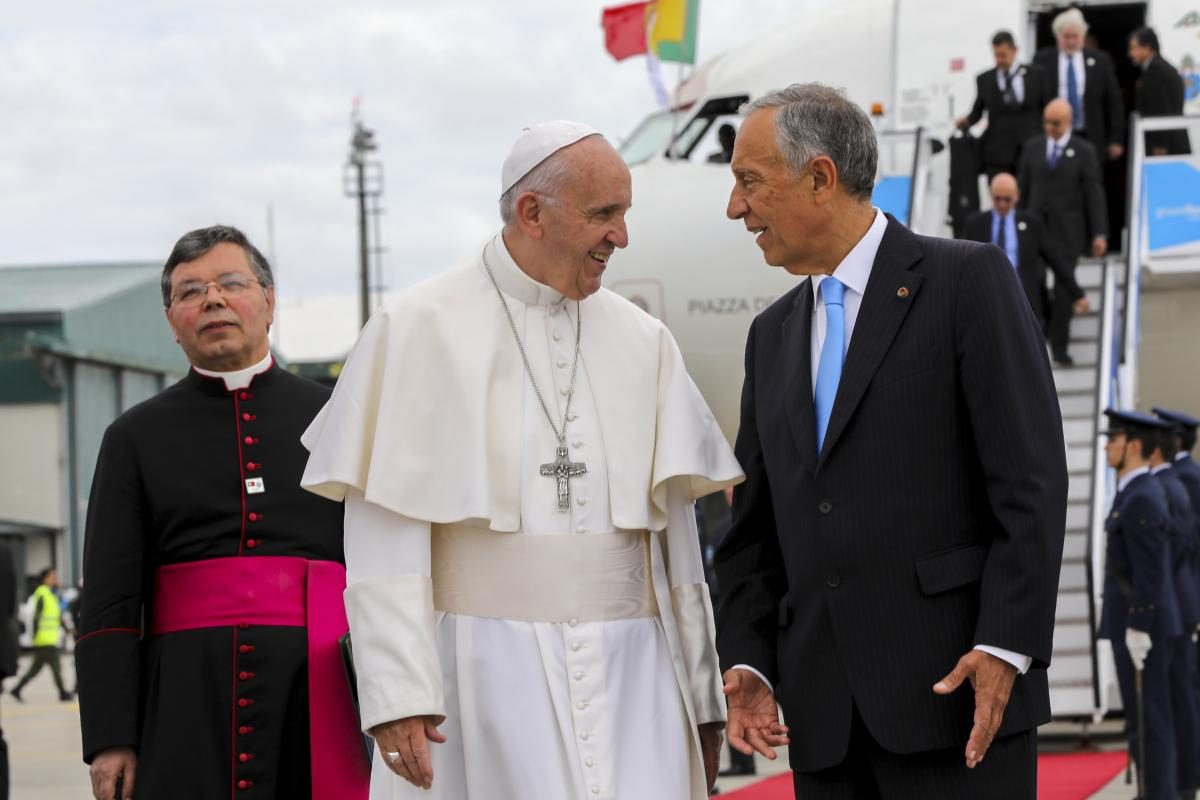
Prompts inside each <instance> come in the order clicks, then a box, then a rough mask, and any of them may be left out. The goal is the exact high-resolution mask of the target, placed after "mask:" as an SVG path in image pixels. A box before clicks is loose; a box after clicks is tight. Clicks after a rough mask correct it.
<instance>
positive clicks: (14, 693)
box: [9, 689, 25, 703]
mask: <svg viewBox="0 0 1200 800" xmlns="http://www.w3.org/2000/svg"><path fill="white" fill-rule="evenodd" d="M9 694H11V695H12V696H13V697H15V698H16V699H17V702H18V703H24V702H25V698H24V697H21V690H20V689H13V690H12V691H10V692H9Z"/></svg>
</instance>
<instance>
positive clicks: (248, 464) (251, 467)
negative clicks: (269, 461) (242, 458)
mask: <svg viewBox="0 0 1200 800" xmlns="http://www.w3.org/2000/svg"><path fill="white" fill-rule="evenodd" d="M261 466H262V464H258V463H256V462H254V461H247V462H246V469H248V470H250V471H251V472H254V471H256V470H257V469H258V468H259V467H261Z"/></svg>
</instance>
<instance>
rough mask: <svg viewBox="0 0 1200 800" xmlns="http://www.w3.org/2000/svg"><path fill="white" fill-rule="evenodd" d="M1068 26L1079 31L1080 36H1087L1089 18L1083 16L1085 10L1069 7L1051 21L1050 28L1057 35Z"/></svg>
mask: <svg viewBox="0 0 1200 800" xmlns="http://www.w3.org/2000/svg"><path fill="white" fill-rule="evenodd" d="M1068 28H1071V29H1074V30H1077V31H1079V35H1080V36H1087V32H1088V24H1087V20H1086V19H1084V18H1083V12H1082V11H1080V10H1079V9H1078V8H1068V9H1067V10H1066V11H1064V12H1062V13H1061V14H1059V15H1058V16H1057V17H1055V18H1054V22H1051V23H1050V30H1051V31H1053V32H1054V35H1055V36H1058V35H1059V34H1060V33H1062V32H1063V31H1065V30H1067V29H1068Z"/></svg>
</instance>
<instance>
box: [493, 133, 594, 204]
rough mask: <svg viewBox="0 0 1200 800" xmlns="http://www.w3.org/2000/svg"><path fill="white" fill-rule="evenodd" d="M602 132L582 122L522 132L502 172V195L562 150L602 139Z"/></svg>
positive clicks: (505, 161) (505, 160)
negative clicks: (598, 137)
mask: <svg viewBox="0 0 1200 800" xmlns="http://www.w3.org/2000/svg"><path fill="white" fill-rule="evenodd" d="M598 135H600V131H598V130H596V129H595V128H593V127H592V126H591V125H584V124H583V123H582V122H569V121H567V120H563V119H556V120H553V121H552V122H542V123H540V124H538V125H531V126H529V127H528V128H525V129H524V130H523V131H521V135H520V136H518V137H517V141H516V142H514V143H513V146H512V150H511V151H510V152H509V154H508V158H506V159H504V166H503V167H502V168H501V170H500V194H504V193H505V192H507V191H508V190H509V189H511V188H512V187H513V184H515V183H516V182H517V181H519V180H521V178H524V177H525V176H526V175H528V174H529V172H530V170H532V169H533V168H534V167H536V166H537V165H538V164H540V163H542V162H543V161H545V160H546V159H547V158H549V157H550V156H552V155H554V154H555V153H557V152H558V151H559V150H561V149H563V148H564V147H567V146H569V145H573V144H575V143H576V142H578V141H579V140H580V139H584V138H587V137H588V136H598Z"/></svg>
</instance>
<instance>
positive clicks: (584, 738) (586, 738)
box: [579, 731, 591, 742]
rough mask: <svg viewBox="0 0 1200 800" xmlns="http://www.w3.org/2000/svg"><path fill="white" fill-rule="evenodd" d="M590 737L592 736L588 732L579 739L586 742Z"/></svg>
mask: <svg viewBox="0 0 1200 800" xmlns="http://www.w3.org/2000/svg"><path fill="white" fill-rule="evenodd" d="M589 736H591V734H590V733H588V732H587V731H583V732H581V733H580V734H579V738H580V739H583V740H584V741H585V742H586V741H587V740H588V737H589Z"/></svg>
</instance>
